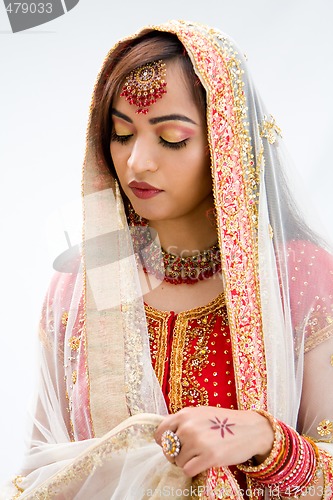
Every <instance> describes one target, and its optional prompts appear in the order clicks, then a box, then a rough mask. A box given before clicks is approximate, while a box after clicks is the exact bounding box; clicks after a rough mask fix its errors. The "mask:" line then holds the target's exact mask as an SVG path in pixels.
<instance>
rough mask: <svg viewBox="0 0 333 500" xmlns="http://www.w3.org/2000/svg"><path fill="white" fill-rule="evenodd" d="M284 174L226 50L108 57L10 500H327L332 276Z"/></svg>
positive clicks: (149, 37) (161, 43) (184, 38)
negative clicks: (24, 451)
mask: <svg viewBox="0 0 333 500" xmlns="http://www.w3.org/2000/svg"><path fill="white" fill-rule="evenodd" d="M284 161H285V160H284V156H283V151H282V143H281V138H280V131H279V128H278V127H277V125H276V124H275V122H274V120H273V118H271V117H268V116H267V115H266V114H265V111H264V109H263V107H262V104H261V102H260V99H259V97H258V95H257V94H256V92H255V90H254V89H253V87H252V84H251V82H250V80H249V77H248V75H247V70H246V65H245V62H244V60H243V58H242V57H241V56H240V55H239V53H238V52H237V50H236V48H235V47H234V45H233V43H232V42H231V41H230V40H229V38H228V37H226V36H225V35H223V34H222V33H220V32H218V31H216V30H213V29H209V28H206V27H203V26H199V25H192V24H189V23H185V22H171V23H167V24H165V25H161V26H157V27H153V28H148V29H145V30H143V31H141V32H140V33H139V34H138V35H134V36H133V37H130V38H128V39H126V40H124V41H121V42H119V43H118V44H117V45H116V46H115V47H114V48H113V49H112V50H111V51H110V53H109V54H108V55H107V57H106V60H105V62H104V65H103V68H102V70H101V73H100V75H99V77H98V80H97V84H96V87H95V91H94V96H93V101H92V107H91V119H90V123H89V126H88V134H87V149H86V158H85V165H84V172H83V194H84V238H83V252H82V254H83V258H82V263H81V259H80V258H75V257H73V255H72V253H70V252H69V253H68V254H66V255H64V256H61V257H60V258H59V259H58V260H57V262H56V267H57V269H58V271H59V272H58V273H57V274H56V276H55V277H54V280H53V282H52V284H51V286H50V292H49V294H48V297H47V299H46V302H45V306H44V309H43V315H42V321H41V341H42V347H43V350H42V355H43V362H42V374H41V388H40V392H39V399H38V403H37V407H36V417H35V421H34V429H33V439H32V446H31V450H30V452H29V454H28V455H27V457H26V461H25V464H24V471H23V472H22V475H21V476H18V477H16V478H15V479H14V481H13V492H12V495H15V494H16V495H17V497H18V496H20V498H49V497H51V498H52V497H54V498H80V499H82V498H87V499H88V498H89V499H90V498H98V499H103V498H105V499H106V498H121V499H123V498H127V499H133V498H161V497H163V496H171V497H175V498H176V497H177V498H180V497H184V498H185V497H186V498H188V497H189V496H192V497H193V498H196V497H199V498H225V499H227V498H228V499H233V498H235V499H236V498H237V499H242V498H258V499H262V498H273V497H274V498H276V497H279V496H280V497H281V498H284V497H291V496H292V497H294V496H295V495H303V498H325V499H329V498H333V458H332V454H333V446H332V440H333V398H332V396H331V391H330V387H331V382H330V379H331V377H332V366H333V361H332V359H333V358H332V354H333V330H332V326H331V324H332V304H333V296H332V281H333V259H332V257H331V255H330V254H329V253H328V252H327V251H326V250H325V249H324V245H323V244H322V243H321V242H320V241H319V238H317V237H316V236H315V235H314V234H313V233H312V232H311V231H310V229H308V228H307V226H306V225H305V223H303V222H302V219H301V218H300V216H299V215H298V213H297V210H296V208H295V206H294V205H293V203H292V200H291V198H290V195H289V193H288V189H287V187H286V182H285V180H284V177H283V170H282V168H283V163H284ZM168 411H169V413H170V414H169V415H167V413H168ZM296 429H297V430H296ZM15 492H16V493H15Z"/></svg>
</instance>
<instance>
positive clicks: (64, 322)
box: [61, 311, 68, 327]
mask: <svg viewBox="0 0 333 500" xmlns="http://www.w3.org/2000/svg"><path fill="white" fill-rule="evenodd" d="M67 323H68V312H67V311H65V312H64V313H63V315H62V316H61V324H62V325H63V326H65V327H66V326H67Z"/></svg>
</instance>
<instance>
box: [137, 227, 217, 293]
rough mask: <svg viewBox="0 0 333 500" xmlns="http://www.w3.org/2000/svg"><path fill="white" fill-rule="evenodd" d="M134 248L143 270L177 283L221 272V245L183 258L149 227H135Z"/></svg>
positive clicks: (191, 282)
mask: <svg viewBox="0 0 333 500" xmlns="http://www.w3.org/2000/svg"><path fill="white" fill-rule="evenodd" d="M131 233H132V238H133V244H134V250H135V253H136V255H137V256H138V259H139V260H140V261H141V264H142V267H143V271H144V272H145V273H146V274H152V275H153V276H156V277H157V278H158V279H160V280H164V281H167V282H168V283H171V284H173V285H180V284H182V283H186V284H188V285H191V284H194V283H197V282H198V281H201V280H204V279H207V278H210V277H211V276H213V275H214V274H216V273H218V272H220V271H221V253H220V248H219V245H218V244H217V243H216V244H215V245H213V246H211V247H209V248H208V249H207V250H204V251H203V252H200V253H197V254H196V255H189V256H186V257H183V256H181V255H175V254H172V253H168V252H166V251H165V250H163V248H161V247H160V246H159V245H158V244H157V243H156V242H155V240H153V239H152V237H151V234H150V231H149V229H148V228H147V227H145V228H144V229H143V230H142V228H141V227H137V228H132V230H131Z"/></svg>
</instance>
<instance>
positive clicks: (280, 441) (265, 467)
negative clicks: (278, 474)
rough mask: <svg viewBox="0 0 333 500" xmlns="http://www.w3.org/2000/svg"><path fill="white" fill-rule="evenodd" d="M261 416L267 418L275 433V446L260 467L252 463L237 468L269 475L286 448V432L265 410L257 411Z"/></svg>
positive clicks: (246, 471)
mask: <svg viewBox="0 0 333 500" xmlns="http://www.w3.org/2000/svg"><path fill="white" fill-rule="evenodd" d="M255 411H256V412H257V413H259V415H262V416H263V417H265V418H267V420H268V421H269V422H270V424H271V426H272V429H273V432H274V441H273V446H272V449H271V451H270V454H269V455H268V457H267V458H266V459H265V460H264V462H262V463H261V464H259V465H253V463H252V461H248V462H244V463H243V464H239V465H237V468H238V469H239V470H241V471H242V472H245V473H249V474H251V473H260V472H261V471H262V472H264V471H265V473H267V472H268V471H272V470H273V469H274V468H275V467H276V465H277V464H278V463H279V462H280V459H281V456H282V454H283V452H284V447H285V437H284V432H283V431H282V429H281V427H280V425H279V422H278V421H277V420H276V418H275V417H273V415H271V414H270V413H268V412H267V411H265V410H255Z"/></svg>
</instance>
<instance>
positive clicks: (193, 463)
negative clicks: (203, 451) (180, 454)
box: [182, 455, 210, 477]
mask: <svg viewBox="0 0 333 500" xmlns="http://www.w3.org/2000/svg"><path fill="white" fill-rule="evenodd" d="M209 467H210V466H208V467H207V461H206V460H204V459H203V457H202V456H200V455H196V456H194V457H192V458H191V459H190V460H189V461H188V462H186V463H184V465H183V466H182V469H183V471H184V473H185V474H186V475H187V476H189V477H194V476H196V475H197V474H200V473H201V472H204V471H205V470H207V469H209Z"/></svg>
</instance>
